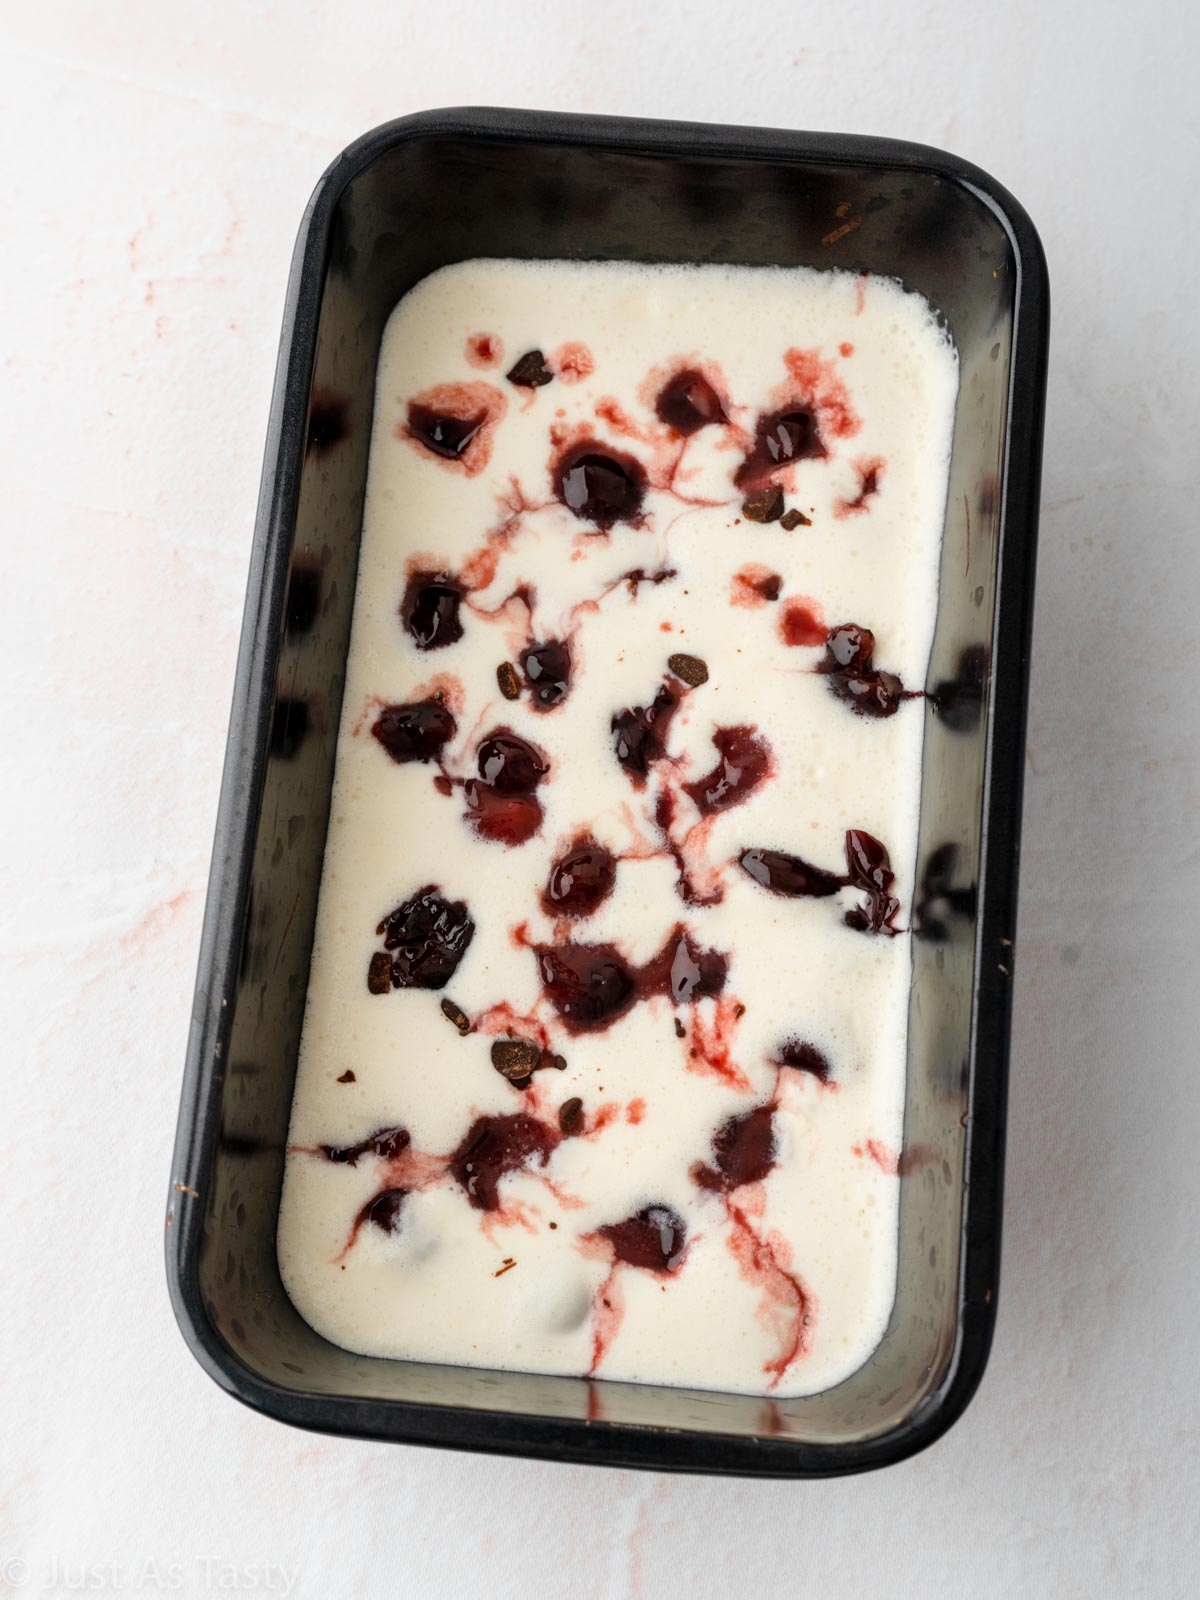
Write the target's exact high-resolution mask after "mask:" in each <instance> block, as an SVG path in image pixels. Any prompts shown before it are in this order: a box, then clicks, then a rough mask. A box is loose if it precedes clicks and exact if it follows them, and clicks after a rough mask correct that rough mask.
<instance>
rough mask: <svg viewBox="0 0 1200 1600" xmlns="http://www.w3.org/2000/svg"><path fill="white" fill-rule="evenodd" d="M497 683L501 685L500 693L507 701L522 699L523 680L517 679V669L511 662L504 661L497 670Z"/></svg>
mask: <svg viewBox="0 0 1200 1600" xmlns="http://www.w3.org/2000/svg"><path fill="white" fill-rule="evenodd" d="M496 682H497V683H498V684H499V685H500V693H501V694H502V695H503V696H504V698H505V699H506V700H519V699H520V698H521V680H520V678H518V677H517V669H516V667H514V666H513V664H512V662H511V661H502V662H501V663H500V665H499V666H498V667H497V668H496Z"/></svg>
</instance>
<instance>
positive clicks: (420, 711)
mask: <svg viewBox="0 0 1200 1600" xmlns="http://www.w3.org/2000/svg"><path fill="white" fill-rule="evenodd" d="M457 731H458V725H457V723H456V722H455V720H454V718H453V716H452V715H451V714H450V712H449V710H448V709H447V708H446V706H445V705H443V704H442V703H441V702H440V701H438V700H414V701H412V702H411V703H410V704H408V705H403V706H384V708H383V710H382V711H381V712H380V713H379V715H378V716H377V717H376V719H375V721H374V724H373V725H372V727H371V732H372V733H373V734H374V736H375V737H376V739H378V740H379V742H380V744H381V745H382V746H383V748H384V749H385V750H386V751H387V753H388V755H389V756H391V758H392V760H393V761H398V762H400V763H402V764H403V763H404V762H407V761H436V760H437V758H438V757H439V756H440V755H441V753H442V751H443V749H444V748H445V747H446V745H447V744H448V743H449V742H450V740H451V739H453V737H454V735H455V733H456V732H457Z"/></svg>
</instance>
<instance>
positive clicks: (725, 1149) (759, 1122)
mask: <svg viewBox="0 0 1200 1600" xmlns="http://www.w3.org/2000/svg"><path fill="white" fill-rule="evenodd" d="M774 1115H775V1108H774V1106H769V1105H767V1106H755V1107H754V1108H753V1110H751V1111H743V1112H742V1113H741V1115H740V1116H736V1117H730V1118H729V1120H728V1121H727V1122H723V1123H722V1124H721V1126H720V1127H719V1128H718V1129H717V1131H716V1133H715V1134H714V1135H713V1142H712V1150H713V1165H712V1166H711V1167H710V1166H704V1165H697V1166H695V1167H693V1168H692V1176H693V1177H694V1178H695V1180H696V1182H697V1183H698V1184H699V1185H700V1186H701V1188H704V1189H714V1190H718V1191H720V1192H723V1193H725V1194H729V1193H731V1192H732V1191H733V1190H734V1189H740V1188H742V1187H743V1185H745V1184H747V1183H761V1182H762V1180H763V1179H764V1178H765V1177H766V1176H767V1174H768V1173H769V1172H770V1171H771V1168H772V1167H773V1166H774V1165H775V1128H774V1123H773V1118H774Z"/></svg>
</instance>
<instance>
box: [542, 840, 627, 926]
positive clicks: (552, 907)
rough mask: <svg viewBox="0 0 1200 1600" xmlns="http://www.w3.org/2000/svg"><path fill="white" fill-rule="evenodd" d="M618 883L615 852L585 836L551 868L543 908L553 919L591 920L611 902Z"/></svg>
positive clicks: (543, 893) (543, 896)
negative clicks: (597, 910) (614, 888)
mask: <svg viewBox="0 0 1200 1600" xmlns="http://www.w3.org/2000/svg"><path fill="white" fill-rule="evenodd" d="M616 881H617V863H616V860H615V859H614V857H613V854H612V851H611V850H606V849H605V848H604V846H603V845H602V844H597V842H596V840H595V839H592V838H590V837H586V836H585V837H584V838H581V839H577V840H576V841H575V843H574V844H573V845H571V847H570V849H569V850H567V851H566V853H565V854H564V855H561V856H559V858H558V860H557V861H556V862H554V864H553V866H552V867H551V868H550V876H549V877H548V878H547V880H546V887H545V889H544V890H543V891H542V905H543V907H544V908H545V910H546V912H547V913H548V914H549V915H550V916H552V917H590V916H591V914H592V912H593V911H595V910H596V908H597V907H598V906H600V905H601V904H603V902H604V901H605V900H607V899H608V897H609V895H610V894H611V893H612V891H613V886H614V885H615V883H616Z"/></svg>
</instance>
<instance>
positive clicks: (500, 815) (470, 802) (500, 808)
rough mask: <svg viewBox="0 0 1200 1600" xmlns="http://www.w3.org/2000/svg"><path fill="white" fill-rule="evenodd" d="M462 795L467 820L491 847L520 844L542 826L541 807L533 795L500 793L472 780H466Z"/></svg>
mask: <svg viewBox="0 0 1200 1600" xmlns="http://www.w3.org/2000/svg"><path fill="white" fill-rule="evenodd" d="M463 794H464V796H465V797H466V802H467V821H468V822H469V823H470V824H471V826H472V827H473V828H474V829H475V832H476V833H478V834H479V835H480V836H481V837H482V838H484V839H490V840H492V842H493V843H494V844H507V845H518V844H524V843H525V842H526V841H527V840H529V839H532V838H533V836H534V834H535V833H536V832H537V831H538V829H539V828H540V827H541V825H542V808H541V805H540V804H539V803H538V801H537V800H536V799H535V798H534V796H533V795H525V794H503V793H501V792H500V790H498V789H493V788H492V787H491V786H490V785H489V784H486V783H480V782H478V781H477V780H476V779H475V778H468V779H467V782H466V783H465V784H464V785H463Z"/></svg>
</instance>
